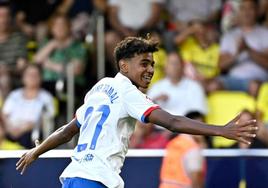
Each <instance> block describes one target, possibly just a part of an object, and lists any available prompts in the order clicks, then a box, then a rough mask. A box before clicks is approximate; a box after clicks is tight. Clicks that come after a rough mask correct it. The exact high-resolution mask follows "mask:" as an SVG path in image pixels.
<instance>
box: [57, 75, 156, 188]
mask: <svg viewBox="0 0 268 188" xmlns="http://www.w3.org/2000/svg"><path fill="white" fill-rule="evenodd" d="M157 108H159V106H158V105H156V104H154V103H153V102H152V101H151V100H150V99H149V98H148V97H147V96H146V95H145V94H143V93H142V92H140V91H139V90H138V89H137V87H136V86H134V85H133V84H132V83H131V81H130V80H129V79H128V78H127V77H125V76H124V75H122V74H121V73H118V74H117V75H116V76H115V77H114V78H103V79H102V80H100V81H99V82H98V83H97V84H96V85H95V86H94V87H93V88H92V89H91V90H90V91H89V92H88V93H87V95H86V97H85V100H84V104H83V105H82V106H81V107H80V108H79V109H78V110H77V111H76V118H77V126H78V127H79V128H80V136H79V139H78V144H77V146H76V148H75V149H74V152H73V155H72V162H71V163H70V164H69V166H68V167H67V168H66V169H65V170H64V171H63V173H62V175H61V177H60V179H61V181H62V180H63V179H64V178H67V177H81V178H85V179H90V180H94V181H99V182H101V183H103V184H104V185H105V186H107V187H108V188H123V187H124V182H123V180H122V178H121V177H120V176H119V173H120V172H121V167H122V165H123V162H124V159H125V155H126V153H127V151H128V143H129V138H130V136H131V134H132V133H133V131H134V125H135V124H134V123H135V119H137V120H139V121H142V122H146V117H147V116H148V115H149V114H150V113H151V112H152V111H153V110H155V109H157Z"/></svg>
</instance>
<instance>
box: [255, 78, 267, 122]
mask: <svg viewBox="0 0 268 188" xmlns="http://www.w3.org/2000/svg"><path fill="white" fill-rule="evenodd" d="M257 109H258V110H260V111H261V112H262V113H263V120H264V122H268V82H266V83H263V84H262V85H261V87H260V90H259V94H258V96H257Z"/></svg>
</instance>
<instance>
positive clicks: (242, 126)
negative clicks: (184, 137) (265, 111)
mask: <svg viewBox="0 0 268 188" xmlns="http://www.w3.org/2000/svg"><path fill="white" fill-rule="evenodd" d="M148 120H149V121H150V122H152V123H155V124H157V125H160V126H162V127H165V128H167V129H169V130H170V131H173V132H179V133H188V134H195V135H210V136H223V137H225V138H229V139H233V140H237V141H240V142H243V143H246V144H250V143H251V139H252V138H254V137H256V131H257V130H258V127H257V124H256V120H249V121H246V122H241V121H240V115H238V116H236V117H235V118H234V119H233V120H232V121H230V122H229V123H228V124H226V125H225V126H215V125H208V124H205V123H202V122H199V121H195V120H191V119H189V118H186V117H183V116H174V115H171V114H169V113H168V112H166V111H164V110H161V109H156V110H154V111H152V112H151V114H150V115H149V116H148Z"/></svg>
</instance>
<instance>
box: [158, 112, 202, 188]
mask: <svg viewBox="0 0 268 188" xmlns="http://www.w3.org/2000/svg"><path fill="white" fill-rule="evenodd" d="M186 116H187V117H193V118H194V119H195V120H198V121H199V120H201V121H203V117H202V114H200V113H198V112H189V113H188V114H187V115H186ZM204 147H206V146H205V142H204V139H203V137H202V136H193V135H186V134H179V135H177V136H176V137H175V138H173V139H172V140H171V141H170V142H169V143H168V144H167V147H166V155H165V157H164V158H163V161H162V166H161V172H160V185H159V188H174V187H189V188H203V187H204V179H205V170H206V165H205V159H204V158H203V156H202V154H201V149H202V148H204Z"/></svg>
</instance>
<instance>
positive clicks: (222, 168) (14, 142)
mask: <svg viewBox="0 0 268 188" xmlns="http://www.w3.org/2000/svg"><path fill="white" fill-rule="evenodd" d="M127 36H142V37H149V38H151V39H153V40H157V41H158V42H159V51H158V52H156V53H155V54H154V60H155V62H156V63H155V75H154V77H153V80H152V83H151V86H150V87H149V89H148V90H146V91H144V92H145V93H147V95H148V96H149V97H150V98H151V99H152V100H154V101H155V102H156V103H158V104H159V105H160V106H161V107H162V108H163V109H165V110H167V111H169V112H170V113H173V114H176V115H184V116H187V117H189V118H192V119H195V120H197V121H204V122H207V123H209V124H217V125H224V124H225V123H227V122H228V121H229V120H230V119H232V118H234V117H235V116H236V115H237V114H238V113H239V112H242V119H244V120H247V119H252V118H255V119H257V121H258V125H259V131H258V134H257V137H256V138H255V139H254V140H253V141H252V145H251V146H250V147H248V146H246V145H243V144H239V143H237V142H235V141H232V140H228V139H225V138H222V137H201V136H189V135H188V136H186V135H183V134H176V135H174V134H173V133H171V132H169V131H167V130H163V129H161V128H160V127H158V126H157V125H153V124H147V125H146V126H144V125H142V123H140V122H137V125H136V130H135V133H134V135H133V136H132V138H131V141H130V148H131V149H166V150H165V151H166V155H165V157H163V155H161V156H160V157H159V155H157V156H156V158H154V159H152V161H155V162H152V163H153V164H151V165H149V164H150V163H148V162H144V161H143V163H142V164H144V163H145V164H147V165H146V168H144V170H143V171H144V172H146V169H147V170H148V169H154V171H153V172H149V173H153V174H154V178H152V180H150V181H148V182H149V183H148V182H147V184H139V183H141V182H142V181H132V182H131V183H128V182H129V181H128V180H126V188H130V187H131V186H132V187H137V186H140V187H141V188H143V187H145V188H154V187H158V186H159V187H160V188H173V187H174V188H175V187H193V188H199V187H200V188H202V187H213V188H215V187H217V188H218V187H225V188H226V187H228V188H233V187H239V188H245V187H252V188H257V187H260V188H265V187H268V172H266V171H267V170H265V168H266V169H267V167H268V166H266V165H268V160H267V159H268V158H267V157H268V155H267V153H265V149H266V148H267V146H268V0H187V1H186V0H76V1H75V0H38V1H36V0H10V1H8V0H0V150H17V149H29V148H32V147H33V146H34V140H36V139H39V140H41V141H42V140H43V139H45V138H46V137H48V135H49V134H51V133H52V132H53V131H54V130H56V129H57V128H59V127H60V126H61V125H63V124H64V123H66V122H68V121H70V120H71V119H72V118H73V116H74V114H75V109H77V107H79V106H80V105H81V104H82V103H83V97H84V95H85V94H86V92H87V91H89V90H90V88H91V87H92V86H93V85H94V84H95V83H96V82H97V81H98V80H99V79H101V78H103V77H105V76H114V75H115V74H116V73H117V71H118V70H117V68H116V65H115V62H114V60H113V49H114V47H115V45H116V44H117V42H119V41H120V40H122V39H123V38H124V37H127ZM74 146H75V139H74V140H73V141H71V142H70V143H68V144H65V145H63V146H61V147H60V148H59V149H71V148H73V147H74ZM212 149H222V151H223V152H222V157H223V158H222V157H221V150H214V151H215V152H216V154H215V153H214V154H215V155H217V157H216V158H209V156H213V150H212ZM226 149H232V150H231V151H234V152H235V151H238V154H235V155H234V156H233V158H232V157H230V156H229V157H230V158H231V159H230V158H229V157H228V158H227V159H226V158H225V157H224V151H226ZM251 149H253V150H251ZM256 149H257V150H256ZM258 149H262V150H258ZM250 150H251V152H250ZM133 151H134V150H133ZM161 151H162V150H161ZM204 151H209V152H210V151H212V155H210V154H208V153H209V152H204ZM240 151H241V153H239V152H240ZM244 151H246V153H243V152H244ZM252 151H254V152H252ZM255 151H256V152H255ZM247 152H249V153H247ZM240 154H241V155H240ZM262 154H263V155H262ZM241 156H246V157H241ZM256 156H258V157H257V160H256ZM240 157H241V158H240ZM0 158H1V156H0ZM2 158H6V157H2ZM7 158H8V157H7ZM248 158H249V159H253V160H249V159H248ZM162 159H163V160H162ZM254 159H255V160H254ZM260 159H261V160H260ZM5 160H7V159H5ZM5 160H0V168H1V164H2V168H3V170H1V172H0V187H1V188H2V187H3V188H6V187H10V185H12V183H10V181H11V182H13V183H15V184H14V185H16V183H17V185H21V181H24V182H25V180H22V179H21V178H19V179H18V177H17V174H16V172H14V171H12V170H11V172H10V171H8V172H5V173H4V170H7V169H9V166H8V164H9V162H5V163H4V162H3V161H5ZM144 160H148V158H146V159H144ZM65 161H66V160H65ZM13 162H14V161H13ZM40 163H41V162H40ZM136 163H137V161H135V162H133V164H135V165H133V164H132V158H131V157H130V159H127V161H126V167H124V169H123V177H124V178H125V179H129V178H128V177H126V176H125V175H124V174H129V173H130V174H135V173H134V172H136V176H138V173H140V170H139V169H135V168H137V167H139V166H142V165H141V164H139V163H137V164H136ZM10 164H13V163H12V161H11V162H10ZM52 164H53V163H52ZM62 165H63V166H64V165H65V163H64V164H62ZM131 165H132V166H131ZM40 166H42V165H40ZM252 166H254V169H255V171H256V172H261V173H260V174H256V173H255V174H252V173H249V167H250V168H251V169H252V168H253V167H252ZM256 166H257V167H256ZM228 167H231V168H228ZM43 168H44V167H43ZM133 168H134V169H133ZM40 169H41V167H40ZM40 169H39V171H40ZM57 169H58V170H59V168H57ZM128 169H129V170H128ZM36 170H37V171H38V169H36ZM47 171H48V170H47ZM2 172H3V173H2ZM9 173H12V174H13V175H12V176H10V175H7V174H9ZM14 173H15V174H14ZM48 173H49V171H48ZM227 174H228V176H227ZM8 176H9V177H14V178H15V179H16V180H14V179H12V178H11V179H9V180H8V182H9V183H8V184H5V182H6V181H7V180H6V181H4V179H5V178H6V177H8ZM44 176H45V173H44ZM57 176H58V175H57ZM57 176H55V177H54V178H55V182H57V179H56V178H57ZM144 177H146V176H144ZM136 178H137V177H136ZM224 178H226V179H224ZM256 178H261V179H256ZM134 179H135V178H134ZM228 180H229V181H230V182H232V183H231V184H227V181H228ZM145 181H146V180H145ZM1 182H3V183H2V184H1ZM57 183H58V182H57ZM150 183H151V184H150ZM57 186H59V184H57ZM11 187H14V186H11ZM15 187H16V186H15ZM23 187H29V186H28V185H27V186H26V184H25V186H23ZM33 187H34V186H33ZM38 187H40V186H39V185H38ZM51 187H54V185H52V186H51ZM59 187H60V186H59Z"/></svg>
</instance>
